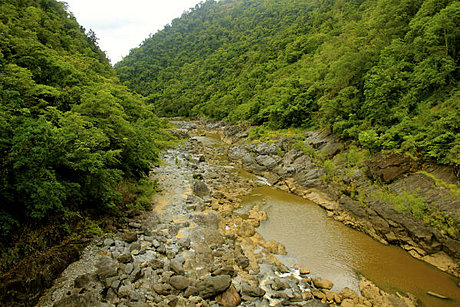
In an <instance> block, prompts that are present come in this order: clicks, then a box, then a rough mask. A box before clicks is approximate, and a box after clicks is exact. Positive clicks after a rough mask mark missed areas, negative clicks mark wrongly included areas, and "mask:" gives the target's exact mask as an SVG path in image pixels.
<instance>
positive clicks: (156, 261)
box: [149, 259, 164, 270]
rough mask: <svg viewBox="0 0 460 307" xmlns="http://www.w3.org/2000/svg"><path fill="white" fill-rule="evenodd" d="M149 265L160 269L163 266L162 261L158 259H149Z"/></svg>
mask: <svg viewBox="0 0 460 307" xmlns="http://www.w3.org/2000/svg"><path fill="white" fill-rule="evenodd" d="M149 264H150V267H151V268H152V269H154V270H158V269H162V268H163V267H164V262H163V261H161V260H160V259H152V260H150V263H149Z"/></svg>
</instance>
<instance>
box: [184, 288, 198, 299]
mask: <svg viewBox="0 0 460 307" xmlns="http://www.w3.org/2000/svg"><path fill="white" fill-rule="evenodd" d="M199 293H200V292H199V291H198V288H197V287H195V286H189V287H188V288H187V289H186V290H185V292H184V296H185V297H190V296H196V295H198V294H199Z"/></svg>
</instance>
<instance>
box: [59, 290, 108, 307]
mask: <svg viewBox="0 0 460 307" xmlns="http://www.w3.org/2000/svg"><path fill="white" fill-rule="evenodd" d="M98 301H99V297H98V295H97V292H96V291H88V292H85V293H82V294H79V293H74V294H72V295H69V296H65V297H64V298H63V299H61V300H60V301H58V302H56V303H55V304H54V306H57V307H73V306H96V305H97V303H98Z"/></svg>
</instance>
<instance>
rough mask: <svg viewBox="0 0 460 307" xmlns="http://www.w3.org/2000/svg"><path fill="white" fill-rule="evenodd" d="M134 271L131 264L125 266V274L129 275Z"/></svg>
mask: <svg viewBox="0 0 460 307" xmlns="http://www.w3.org/2000/svg"><path fill="white" fill-rule="evenodd" d="M133 270H134V266H133V264H132V263H128V264H127V265H126V266H125V273H126V274H128V275H129V274H131V272H132V271H133Z"/></svg>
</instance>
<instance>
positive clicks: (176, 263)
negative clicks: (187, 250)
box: [169, 258, 184, 275]
mask: <svg viewBox="0 0 460 307" xmlns="http://www.w3.org/2000/svg"><path fill="white" fill-rule="evenodd" d="M182 263H183V262H182V261H181V260H180V259H177V258H176V259H173V260H171V262H170V263H169V267H170V268H171V270H172V271H173V272H174V273H176V274H179V275H181V274H184V267H183V265H182Z"/></svg>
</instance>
